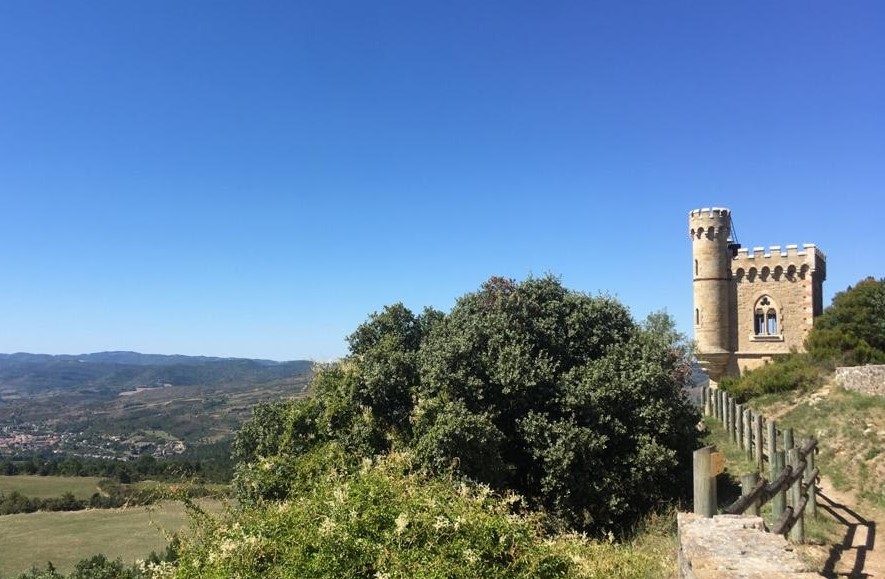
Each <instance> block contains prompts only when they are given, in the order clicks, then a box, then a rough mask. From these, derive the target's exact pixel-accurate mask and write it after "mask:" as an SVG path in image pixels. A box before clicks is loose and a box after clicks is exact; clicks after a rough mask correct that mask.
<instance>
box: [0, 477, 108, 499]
mask: <svg viewBox="0 0 885 579" xmlns="http://www.w3.org/2000/svg"><path fill="white" fill-rule="evenodd" d="M100 480H101V479H100V478H99V477H94V476H32V475H17V476H0V492H2V493H10V492H12V491H18V492H20V493H21V494H23V495H25V496H28V497H35V498H41V499H48V498H53V497H60V496H61V495H63V494H64V493H66V492H72V493H74V496H75V497H77V498H78V499H88V498H89V497H91V496H92V495H93V494H94V493H97V492H98V481H100Z"/></svg>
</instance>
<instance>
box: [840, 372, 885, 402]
mask: <svg viewBox="0 0 885 579" xmlns="http://www.w3.org/2000/svg"><path fill="white" fill-rule="evenodd" d="M835 381H836V384H838V385H839V386H841V387H842V388H845V389H846V390H854V391H856V392H860V393H861V394H871V395H874V396H885V365H878V366H874V365H869V366H853V367H847V368H836V375H835Z"/></svg>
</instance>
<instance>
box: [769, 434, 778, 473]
mask: <svg viewBox="0 0 885 579" xmlns="http://www.w3.org/2000/svg"><path fill="white" fill-rule="evenodd" d="M776 451H777V423H776V422H775V421H774V420H769V421H768V474H769V476H770V478H771V480H774V479H775V478H777V471H776V470H775V469H774V453H775V452H776Z"/></svg>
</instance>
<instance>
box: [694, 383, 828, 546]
mask: <svg viewBox="0 0 885 579" xmlns="http://www.w3.org/2000/svg"><path fill="white" fill-rule="evenodd" d="M702 405H703V412H704V415H706V416H712V417H713V418H716V419H717V420H719V421H720V422H721V423H722V425H723V427H724V428H725V431H726V433H728V437H729V439H730V440H731V441H732V442H733V443H734V444H737V445H738V446H740V448H741V449H743V450H744V451H745V452H746V453H747V458H748V459H750V460H753V461H755V463H756V469H757V470H756V472H751V473H747V474H744V475H742V476H741V496H740V498H738V499H737V500H736V501H734V502H733V503H732V504H730V505H728V506H727V507H725V508H723V509H722V511H723V513H725V514H729V515H740V514H744V513H748V512H749V513H750V514H754V515H759V514H760V509H761V507H762V505H764V504H766V503H768V502H771V512H772V516H771V521H770V525H769V528H770V530H771V532H772V533H777V534H780V535H789V538H790V539H791V540H793V541H795V542H800V543H801V542H802V541H803V540H804V538H805V521H804V518H805V515H806V514H809V515H814V514H816V512H817V482H818V478H819V474H820V473H819V471H818V469H817V468H815V466H814V455H815V453H816V452H817V440H815V439H813V438H808V439H805V440H804V441H803V443H802V446H801V447H796V446H795V444H794V440H793V429H792V428H786V429H784V430H783V431H779V430H778V429H777V424H776V423H775V421H774V420H768V419H766V418H765V417H764V416H762V415H761V414H759V413H757V412H754V411H753V410H751V409H750V408H747V407H745V406H743V405H741V404H737V403H736V402H735V400H734V399H733V398H732V397H731V396H729V394H728V393H727V392H725V391H724V390H721V389H711V388H707V387H705V388H704V389H703V397H702ZM779 438H780V440H781V444H780V448H781V450H778V446H779V445H778V439H779ZM722 463H723V461H722V456H721V455H719V453H717V452H716V449H715V447H712V446H707V447H705V448H702V449H700V450H697V451H695V453H694V511H695V513H697V514H699V515H703V516H706V517H711V516H713V515H714V514H716V511H717V502H716V475H718V474H719V473H720V472H721V470H722ZM766 463H767V464H768V474H769V477H768V479H766V478H765V477H764V476H763V475H762V473H763V472H764V469H765V465H766Z"/></svg>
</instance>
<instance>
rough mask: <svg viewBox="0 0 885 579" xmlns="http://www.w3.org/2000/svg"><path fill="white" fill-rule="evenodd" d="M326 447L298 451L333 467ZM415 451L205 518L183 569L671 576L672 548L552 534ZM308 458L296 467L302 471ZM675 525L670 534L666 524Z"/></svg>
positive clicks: (243, 573)
mask: <svg viewBox="0 0 885 579" xmlns="http://www.w3.org/2000/svg"><path fill="white" fill-rule="evenodd" d="M330 448H331V447H324V449H319V448H318V449H316V450H314V451H312V452H311V453H308V454H309V455H312V456H310V457H309V458H307V455H305V456H304V457H302V458H300V459H296V460H295V462H296V463H300V462H301V461H303V460H305V459H306V460H309V461H310V462H311V463H312V464H319V463H325V464H329V465H330V464H332V463H334V457H333V456H329V457H326V458H323V457H319V456H316V455H317V454H323V453H324V452H326V451H327V450H329V449H330ZM417 466H418V465H416V464H415V463H414V458H413V457H412V456H411V455H409V454H403V453H392V454H389V455H387V456H384V457H380V458H377V459H375V460H371V459H366V460H365V461H363V463H362V464H361V466H360V467H359V468H357V469H355V470H354V471H353V472H352V473H350V474H344V473H342V472H341V471H340V470H338V469H335V468H332V467H330V468H328V469H326V470H325V471H324V472H317V473H316V476H315V477H314V478H313V479H312V480H313V484H312V485H311V486H310V487H309V488H302V489H301V490H300V492H299V493H298V494H297V495H296V496H293V497H292V498H291V499H289V500H286V501H282V502H279V503H265V504H264V505H262V506H260V507H256V508H249V509H246V510H242V511H232V512H230V513H229V514H228V515H227V516H224V517H222V518H221V519H219V520H215V519H205V520H203V521H204V522H203V524H202V525H200V526H199V527H197V530H196V534H195V535H192V536H190V537H189V538H185V539H183V543H182V549H181V552H180V559H179V562H178V567H177V570H176V575H175V576H176V577H180V578H201V579H203V578H205V579H211V578H219V579H220V578H227V577H269V578H277V579H283V578H293V579H295V578H301V577H317V578H322V577H330V578H331V577H335V578H349V577H353V578H357V577H359V578H362V577H388V578H411V577H424V578H436V577H438V578H448V577H454V576H458V577H496V578H523V577H524V578H546V577H564V578H570V577H661V576H665V575H666V574H667V573H668V572H669V571H670V570H671V569H670V565H672V557H671V555H670V553H671V549H672V542H669V547H670V549H667V550H665V552H663V553H661V552H656V551H654V550H651V549H649V550H647V551H636V550H633V549H630V548H629V547H627V546H622V545H614V544H610V543H607V542H606V543H594V542H591V541H589V540H588V539H586V538H582V537H580V536H575V535H554V536H548V535H545V533H544V528H545V526H546V524H547V523H546V521H545V517H544V515H542V514H540V513H536V512H535V513H532V512H526V511H525V510H524V503H523V501H522V500H521V499H520V497H518V496H516V495H512V494H509V495H503V496H502V495H497V494H495V493H494V492H492V491H491V490H490V489H489V487H487V486H485V485H479V484H473V483H469V482H457V481H456V482H453V481H451V480H449V479H447V478H441V477H436V476H429V475H426V474H421V473H420V472H418V469H417ZM301 468H302V466H301V465H300V464H299V465H296V467H295V469H296V470H300V469H301ZM667 533H668V534H670V533H671V531H670V530H668V531H667Z"/></svg>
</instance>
